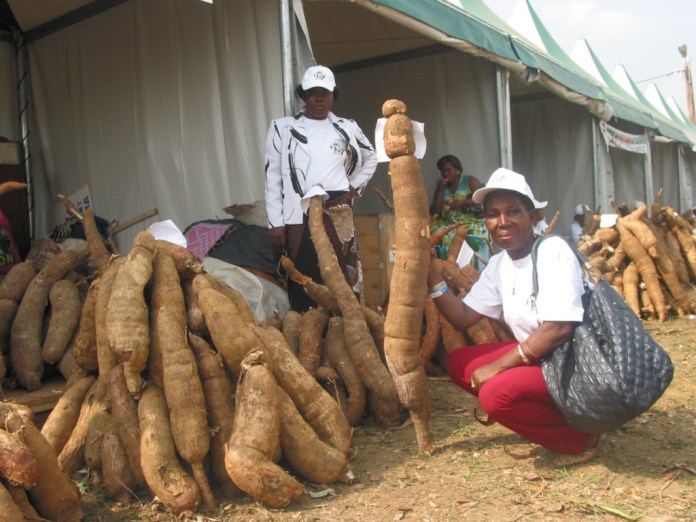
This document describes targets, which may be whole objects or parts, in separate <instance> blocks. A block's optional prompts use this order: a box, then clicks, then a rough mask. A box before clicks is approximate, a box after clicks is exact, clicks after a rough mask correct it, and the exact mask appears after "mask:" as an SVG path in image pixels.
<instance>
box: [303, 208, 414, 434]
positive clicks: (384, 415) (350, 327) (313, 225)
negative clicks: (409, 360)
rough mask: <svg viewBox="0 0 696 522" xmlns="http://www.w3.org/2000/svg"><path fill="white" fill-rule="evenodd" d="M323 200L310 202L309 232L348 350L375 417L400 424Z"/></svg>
mask: <svg viewBox="0 0 696 522" xmlns="http://www.w3.org/2000/svg"><path fill="white" fill-rule="evenodd" d="M323 214H324V213H323V200H322V198H321V197H320V196H315V197H313V198H312V199H311V200H310V203H309V221H308V224H309V230H310V232H311V238H312V242H313V243H314V248H315V250H316V251H317V256H318V258H319V269H320V271H321V276H322V278H323V279H324V281H325V282H326V286H327V287H328V288H329V290H330V291H331V294H333V296H334V297H335V298H336V301H337V302H338V307H339V309H340V310H341V315H343V330H344V334H345V337H346V343H347V345H348V350H349V351H350V355H351V358H352V359H353V362H354V363H355V366H356V368H357V369H358V371H359V372H360V376H361V378H362V380H363V382H364V383H365V386H366V387H367V388H368V389H369V390H370V391H371V392H372V393H373V394H374V396H375V405H376V406H375V414H376V416H377V419H378V420H379V421H380V422H381V423H382V424H383V425H385V426H392V425H395V424H397V423H398V420H399V414H400V411H401V404H400V402H399V396H398V394H397V391H396V387H395V386H394V381H393V380H392V378H391V376H390V375H389V371H388V370H387V368H386V367H385V366H384V364H382V361H381V359H380V357H379V353H378V351H377V347H376V346H375V343H374V340H373V339H372V337H371V335H370V332H369V330H368V327H367V323H366V322H365V316H364V315H363V313H362V310H361V308H360V304H359V303H358V300H357V298H356V297H355V294H354V293H353V290H352V288H351V287H350V285H349V284H348V283H347V282H346V279H345V277H344V275H343V271H342V270H341V267H340V266H339V264H338V259H337V257H336V253H335V251H334V249H333V245H332V244H331V241H330V240H329V237H328V235H327V233H326V230H325V229H324V219H323Z"/></svg>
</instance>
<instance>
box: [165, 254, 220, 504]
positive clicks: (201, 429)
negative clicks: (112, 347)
mask: <svg viewBox="0 0 696 522" xmlns="http://www.w3.org/2000/svg"><path fill="white" fill-rule="evenodd" d="M153 272H154V276H153V279H154V282H153V296H152V299H153V301H156V302H158V303H161V304H160V305H159V307H158V308H157V309H156V310H153V317H154V325H153V326H154V328H153V331H152V336H153V338H154V337H156V338H157V339H158V341H157V343H158V344H159V347H160V350H161V352H162V369H163V374H162V377H163V383H164V395H165V397H166V399H167V405H168V406H169V421H170V425H171V429H172V435H173V436H174V443H175V445H176V449H177V451H178V452H179V454H180V455H181V456H182V457H183V459H184V460H185V461H186V462H188V463H189V464H190V465H191V470H192V472H193V477H194V479H195V480H196V483H197V484H198V487H199V488H200V491H201V495H202V497H203V502H204V503H205V505H206V507H207V508H208V509H213V508H214V507H215V500H214V498H213V493H212V491H211V489H210V485H209V484H208V479H207V477H206V474H205V470H204V469H203V460H204V459H205V457H206V455H207V454H208V450H209V449H210V435H209V433H208V419H207V415H206V406H205V397H204V395H203V386H202V385H201V380H200V378H199V377H198V368H197V367H196V360H195V357H194V355H193V352H192V351H191V348H190V347H189V345H188V340H187V337H186V305H185V303H184V293H183V291H182V289H181V285H180V283H179V274H178V272H177V269H176V265H175V264H174V259H173V258H172V257H171V256H170V255H169V254H167V253H165V252H164V251H162V250H158V251H157V255H156V256H155V261H154V270H153ZM160 293H161V295H157V294H160Z"/></svg>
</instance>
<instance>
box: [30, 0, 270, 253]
mask: <svg viewBox="0 0 696 522" xmlns="http://www.w3.org/2000/svg"><path fill="white" fill-rule="evenodd" d="M278 27H279V22H278V2H277V0H234V1H230V2H216V3H214V4H213V6H212V7H211V6H210V5H209V4H206V3H203V2H192V1H190V0H147V1H144V0H139V1H138V0H134V1H131V2H126V3H124V4H121V5H119V6H117V7H115V8H112V9H110V10H108V11H106V12H103V13H101V14H99V15H96V16H93V17H91V18H89V19H87V20H84V21H82V22H80V23H79V24H76V25H73V26H70V27H68V28H66V29H63V30H61V31H59V32H57V33H54V34H52V35H49V36H47V37H44V38H42V39H40V40H38V41H37V42H35V43H32V44H31V46H30V49H29V53H30V61H31V80H32V89H33V96H34V110H35V111H36V114H37V120H38V121H39V122H40V123H39V126H38V129H34V130H35V133H36V136H35V138H34V140H33V144H34V148H33V151H32V152H33V157H32V159H33V175H34V190H35V193H36V208H37V212H36V237H41V235H42V234H44V233H46V232H47V231H50V229H51V228H52V227H53V226H54V225H55V224H56V216H55V210H54V209H55V201H56V200H55V195H56V194H57V193H62V194H71V193H72V192H74V191H76V190H78V189H79V188H81V187H82V186H84V185H86V184H89V186H90V188H91V192H92V196H93V201H94V207H95V210H96V213H97V214H98V215H101V216H104V217H107V218H117V219H120V220H122V221H125V220H127V219H130V218H132V217H133V216H136V215H139V214H140V213H142V212H144V211H146V210H149V209H150V208H153V207H157V208H158V209H159V216H157V217H155V218H152V219H151V220H150V222H151V221H157V220H161V219H172V220H173V221H174V222H175V223H176V224H177V225H178V226H179V227H180V228H184V227H185V226H186V225H188V224H189V223H192V222H194V221H197V220H200V219H205V218H210V217H213V216H221V215H222V214H223V212H222V210H221V209H222V208H223V207H225V206H227V205H229V204H231V203H249V202H252V201H254V200H258V199H262V196H263V147H264V141H265V134H266V129H267V126H268V122H269V120H270V118H271V117H272V116H278V115H282V112H283V106H282V95H281V93H282V76H281V74H282V72H281V71H282V68H281V63H280V52H279V48H280V35H279V31H278ZM147 223H148V222H146V223H145V224H147ZM139 229H141V227H133V229H129V230H127V231H125V232H123V233H122V234H120V235H119V237H118V239H119V245H120V246H121V248H123V249H127V247H128V245H129V244H130V239H131V238H132V236H133V235H134V234H135V232H137V230H139Z"/></svg>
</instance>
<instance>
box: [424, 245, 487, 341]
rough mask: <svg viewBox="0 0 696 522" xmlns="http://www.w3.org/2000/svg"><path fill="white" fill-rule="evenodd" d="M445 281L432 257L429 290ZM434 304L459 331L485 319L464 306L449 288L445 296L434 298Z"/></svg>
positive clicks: (429, 270) (429, 271)
mask: <svg viewBox="0 0 696 522" xmlns="http://www.w3.org/2000/svg"><path fill="white" fill-rule="evenodd" d="M444 281H445V278H444V277H442V274H440V272H438V270H437V267H436V265H435V259H434V257H432V256H431V259H430V268H429V269H428V288H429V289H430V288H432V287H433V286H435V285H436V284H438V283H441V282H444ZM433 302H434V303H435V306H436V307H437V309H438V311H439V312H440V314H442V315H443V316H444V318H445V319H447V322H449V323H450V324H451V325H452V326H453V327H454V328H456V329H457V330H459V331H464V330H466V329H467V328H469V327H470V326H471V325H473V324H475V323H477V322H478V321H480V320H481V319H482V318H483V317H485V316H484V315H483V314H480V313H479V312H477V311H476V310H474V309H473V308H471V307H470V306H467V305H466V304H464V302H463V301H462V300H461V299H459V297H457V295H456V294H455V293H454V291H453V290H451V289H449V288H448V289H447V291H446V292H445V293H444V294H443V295H441V296H439V297H434V298H433Z"/></svg>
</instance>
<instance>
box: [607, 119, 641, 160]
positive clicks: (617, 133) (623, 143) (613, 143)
mask: <svg viewBox="0 0 696 522" xmlns="http://www.w3.org/2000/svg"><path fill="white" fill-rule="evenodd" d="M599 128H600V129H601V131H602V136H604V141H606V143H607V145H608V146H610V147H615V148H617V149H623V150H627V151H628V152H635V153H637V154H647V153H648V147H649V143H648V139H647V137H646V136H645V135H643V134H629V133H628V132H624V131H621V130H619V129H616V128H614V127H612V126H611V125H607V124H606V123H605V122H603V121H600V122H599Z"/></svg>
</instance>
